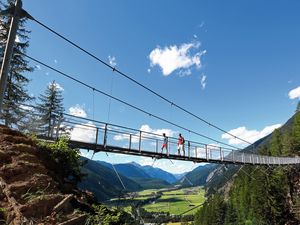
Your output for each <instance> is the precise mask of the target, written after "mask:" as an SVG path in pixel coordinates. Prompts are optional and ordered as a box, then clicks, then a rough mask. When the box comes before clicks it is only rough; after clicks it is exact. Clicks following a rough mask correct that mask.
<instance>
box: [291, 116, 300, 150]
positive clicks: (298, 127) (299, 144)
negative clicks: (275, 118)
mask: <svg viewBox="0 0 300 225" xmlns="http://www.w3.org/2000/svg"><path fill="white" fill-rule="evenodd" d="M292 138H293V151H294V152H296V153H298V154H299V152H300V112H296V115H295V117H294V126H293V131H292Z"/></svg>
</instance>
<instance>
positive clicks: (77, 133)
mask: <svg viewBox="0 0 300 225" xmlns="http://www.w3.org/2000/svg"><path fill="white" fill-rule="evenodd" d="M71 140H76V141H83V142H89V143H93V142H95V141H96V126H95V125H94V124H93V123H92V122H88V123H86V124H83V125H75V126H74V128H73V129H72V131H71Z"/></svg>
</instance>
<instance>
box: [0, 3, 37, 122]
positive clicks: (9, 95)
mask: <svg viewBox="0 0 300 225" xmlns="http://www.w3.org/2000/svg"><path fill="white" fill-rule="evenodd" d="M0 4H1V5H0V7H1V9H3V8H8V7H11V6H13V5H14V1H12V0H7V2H6V4H3V3H0ZM10 22H11V16H10V15H5V16H3V17H2V18H1V21H0V49H1V51H0V62H1V64H2V61H3V56H4V49H5V46H6V42H7V37H8V33H9V28H10ZM25 23H26V19H25V18H23V19H20V21H19V29H18V31H17V38H16V41H15V45H14V48H13V50H14V51H13V55H12V59H11V66H10V70H9V72H8V79H7V86H6V90H5V93H4V102H3V110H2V114H1V117H0V119H1V120H4V123H5V125H7V126H10V127H12V126H19V125H20V122H21V120H22V119H23V118H24V117H25V115H26V111H24V110H23V109H22V107H20V103H24V102H26V101H29V100H32V99H33V98H32V97H30V95H29V94H28V93H27V90H26V86H27V84H28V83H29V81H30V80H29V79H28V78H27V77H25V76H24V73H26V72H32V71H33V67H31V66H29V65H28V61H27V60H26V59H25V57H24V56H23V55H21V54H20V53H26V49H27V48H28V46H29V41H28V40H29V37H28V34H29V33H30V32H29V31H28V30H26V29H25Z"/></svg>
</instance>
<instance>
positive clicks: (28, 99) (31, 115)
mask: <svg viewBox="0 0 300 225" xmlns="http://www.w3.org/2000/svg"><path fill="white" fill-rule="evenodd" d="M14 4H15V1H14V0H7V1H6V2H5V3H3V2H1V3H0V10H3V9H6V8H9V7H12V6H14ZM10 23H11V16H10V15H3V16H2V17H1V21H0V62H1V64H2V61H3V57H4V49H5V46H6V43H7V38H8V34H9V28H10ZM25 25H26V18H22V19H21V20H20V22H19V29H18V31H17V37H16V41H15V43H14V47H13V50H14V51H13V55H12V59H11V66H10V69H9V72H8V78H7V85H6V90H5V93H4V101H3V109H2V113H1V114H0V120H2V121H3V122H4V124H5V125H6V126H8V127H13V128H17V129H18V130H20V131H24V132H34V133H37V134H43V135H48V136H50V135H51V132H53V129H52V130H51V128H53V127H54V124H53V123H54V121H57V120H58V119H61V118H58V117H61V116H62V112H63V111H64V107H63V97H62V89H61V87H60V86H59V85H58V84H57V83H56V82H55V81H53V82H52V83H49V84H48V86H47V87H46V90H45V92H44V93H43V94H41V95H40V96H39V97H37V98H35V97H34V96H32V95H30V94H29V93H28V90H27V86H28V84H29V82H30V80H29V79H28V78H27V77H26V74H28V73H29V72H32V71H33V70H34V67H33V66H30V64H29V62H28V60H27V59H26V58H25V56H24V55H23V54H26V51H27V48H28V47H29V34H30V31H28V30H27V29H26V28H25ZM32 102H35V105H37V108H35V109H33V108H31V107H28V106H27V105H28V104H29V105H30V104H32Z"/></svg>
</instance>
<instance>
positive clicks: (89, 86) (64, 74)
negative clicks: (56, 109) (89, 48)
mask: <svg viewBox="0 0 300 225" xmlns="http://www.w3.org/2000/svg"><path fill="white" fill-rule="evenodd" d="M20 54H21V55H23V56H25V57H27V58H28V59H30V60H32V61H34V62H36V63H39V64H41V65H43V66H45V67H47V68H48V69H51V70H53V71H55V72H56V73H58V74H60V75H62V76H64V77H67V78H69V79H71V80H73V81H75V82H77V83H79V84H81V85H83V86H85V87H87V88H89V89H92V90H94V91H95V92H98V93H100V94H102V95H105V96H107V97H109V98H111V99H114V100H115V101H118V102H121V103H122V104H124V105H127V106H129V107H131V108H133V109H135V110H137V111H140V112H142V113H144V114H147V115H149V116H152V117H154V118H156V119H158V120H160V121H163V122H165V123H168V124H171V125H173V126H175V127H177V128H180V129H182V130H185V131H187V132H191V133H193V134H195V135H198V136H200V137H203V138H206V139H208V140H211V141H214V142H216V143H218V144H222V145H225V146H228V147H231V148H234V149H237V150H240V149H239V148H237V147H236V146H233V145H229V144H226V143H224V142H221V141H218V140H216V139H214V138H210V137H208V136H206V135H203V134H201V133H199V132H196V131H192V130H190V129H188V128H185V127H183V126H182V125H178V124H176V123H174V122H171V121H169V120H167V119H164V118H162V117H160V116H157V115H155V114H152V113H150V112H148V111H146V110H144V109H141V108H139V107H137V106H134V105H132V104H130V103H128V102H126V101H124V100H121V99H119V98H117V97H114V96H112V95H110V94H107V93H106V92H103V91H101V90H99V89H97V88H95V87H92V86H91V85H89V84H86V83H84V82H82V81H80V80H78V79H77V78H74V77H72V76H70V75H68V74H66V73H64V72H62V71H60V70H58V69H55V68H54V67H52V66H49V65H47V64H46V63H43V62H41V61H40V60H37V59H35V58H33V57H31V56H28V55H26V54H24V53H20Z"/></svg>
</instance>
